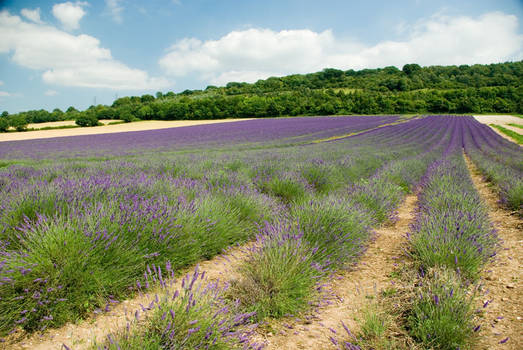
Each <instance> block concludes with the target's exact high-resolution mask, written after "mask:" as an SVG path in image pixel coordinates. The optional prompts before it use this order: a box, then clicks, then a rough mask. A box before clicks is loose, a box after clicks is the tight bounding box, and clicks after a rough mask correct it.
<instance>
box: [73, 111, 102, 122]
mask: <svg viewBox="0 0 523 350" xmlns="http://www.w3.org/2000/svg"><path fill="white" fill-rule="evenodd" d="M75 123H76V125H79V126H97V125H98V124H99V122H98V118H97V117H96V114H95V113H94V112H93V113H92V112H87V111H86V112H83V113H77V116H76V118H75Z"/></svg>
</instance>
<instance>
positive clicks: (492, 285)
mask: <svg viewBox="0 0 523 350" xmlns="http://www.w3.org/2000/svg"><path fill="white" fill-rule="evenodd" d="M465 161H466V163H467V166H468V168H469V172H470V175H471V177H472V182H473V183H474V185H475V187H476V189H477V190H478V192H479V194H480V195H481V197H482V198H483V200H484V201H485V203H486V204H487V206H488V208H489V217H490V221H491V222H492V223H493V225H494V227H495V228H496V230H497V233H498V236H499V238H500V239H501V246H500V248H499V249H498V253H497V255H496V256H495V258H494V259H493V261H492V262H491V263H490V264H489V265H487V266H486V267H485V271H484V272H483V276H482V283H483V285H484V289H485V291H486V292H487V293H486V295H484V296H483V297H482V300H481V301H482V302H486V301H487V300H488V301H490V303H489V305H488V307H487V308H485V309H484V317H485V321H486V324H484V325H483V326H482V328H483V330H482V331H481V335H480V337H479V338H480V339H479V342H478V349H482V350H483V349H485V350H486V349H498V348H502V349H511V350H512V349H514V350H516V349H521V344H523V284H522V282H523V259H522V258H523V235H522V234H521V232H522V230H523V220H521V219H519V218H518V217H517V215H516V214H515V213H512V212H510V211H509V210H507V209H505V208H503V207H501V205H500V203H499V197H498V195H497V194H496V193H495V192H494V191H493V190H492V187H491V186H490V184H489V183H487V182H486V181H485V180H483V177H482V176H481V174H480V172H479V170H478V169H477V168H476V166H475V165H474V164H473V163H472V161H471V160H470V159H469V158H468V157H467V156H466V155H465ZM507 337H508V338H509V340H508V341H507V342H506V343H505V344H499V342H500V341H501V340H502V339H505V338H507Z"/></svg>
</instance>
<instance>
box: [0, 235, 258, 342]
mask: <svg viewBox="0 0 523 350" xmlns="http://www.w3.org/2000/svg"><path fill="white" fill-rule="evenodd" d="M252 244H253V243H248V244H246V245H243V246H235V247H231V248H229V249H228V250H227V251H226V252H224V254H222V255H219V256H216V257H215V258H213V259H211V260H207V261H203V262H200V263H199V264H198V269H199V271H200V272H203V271H205V276H206V280H207V281H209V282H210V281H223V282H226V281H228V280H230V279H231V277H232V276H233V274H234V273H235V271H236V270H237V268H236V266H237V265H238V264H239V263H240V262H241V261H242V260H243V259H245V256H246V254H247V250H248V248H249V247H250V246H251V245H252ZM194 268H195V267H194V266H193V267H191V268H187V269H185V270H184V271H183V273H181V277H180V278H179V279H177V280H176V281H173V283H172V285H171V286H170V287H168V288H169V290H170V291H171V293H173V292H174V291H175V290H176V289H180V287H181V279H182V277H183V276H185V275H186V274H187V273H192V272H194ZM168 284H169V283H168ZM171 289H172V290H171ZM165 292H166V291H165V289H163V290H160V289H159V288H158V289H151V290H150V291H148V292H147V293H145V294H140V295H137V296H136V297H135V298H133V299H129V300H124V301H122V302H121V303H119V304H117V305H114V306H111V310H110V311H109V312H107V313H101V314H98V315H94V314H93V315H92V317H90V318H88V319H86V320H84V321H80V322H79V323H69V324H67V325H65V326H64V327H62V328H59V329H51V330H48V331H46V332H45V333H43V334H34V335H31V336H30V337H28V338H26V339H24V340H23V341H20V342H17V343H9V342H7V343H6V344H1V343H0V345H3V346H5V348H2V349H6V350H22V349H24V350H27V349H31V350H49V349H63V344H65V345H67V346H68V347H69V348H70V349H74V350H77V349H86V348H88V347H89V346H91V345H92V344H93V343H94V342H95V341H97V342H98V343H99V342H101V341H104V340H105V339H107V335H109V334H112V333H115V332H117V331H119V330H123V329H124V328H125V327H126V325H127V323H128V322H129V321H130V320H133V319H134V314H135V311H138V312H139V314H140V315H141V316H140V319H144V318H146V317H147V314H144V312H143V310H142V306H141V305H144V306H148V305H149V304H150V302H151V301H153V300H154V299H155V295H157V294H158V295H162V294H165Z"/></svg>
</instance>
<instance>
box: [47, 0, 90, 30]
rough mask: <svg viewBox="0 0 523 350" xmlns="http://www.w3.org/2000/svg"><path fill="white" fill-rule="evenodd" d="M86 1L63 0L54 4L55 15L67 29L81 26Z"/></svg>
mask: <svg viewBox="0 0 523 350" xmlns="http://www.w3.org/2000/svg"><path fill="white" fill-rule="evenodd" d="M85 5H87V3H86V2H76V3H72V2H69V1H68V2H63V3H60V4H55V5H54V6H53V16H55V17H56V19H58V20H59V21H60V22H61V23H62V25H63V27H64V28H65V29H67V30H72V29H78V28H80V20H81V19H82V17H83V16H85V10H84V8H83V7H84V6H85Z"/></svg>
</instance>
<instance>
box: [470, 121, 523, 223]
mask: <svg viewBox="0 0 523 350" xmlns="http://www.w3.org/2000/svg"><path fill="white" fill-rule="evenodd" d="M471 119H472V118H471ZM467 126H468V128H469V131H470V132H468V133H466V134H465V137H464V140H463V145H464V148H465V152H466V153H467V155H468V156H469V157H470V158H471V160H472V161H473V162H474V164H475V165H476V166H477V167H478V169H479V170H480V171H481V173H482V174H483V175H484V176H485V178H486V179H487V181H490V182H492V183H493V184H494V185H496V187H497V188H498V190H499V193H500V198H501V201H502V203H504V204H505V205H506V206H507V207H509V208H511V209H512V210H514V211H518V212H519V215H523V152H522V151H521V147H520V146H518V145H517V144H515V143H512V142H509V141H507V140H505V139H503V138H502V137H500V136H499V135H498V134H497V133H495V132H494V131H493V130H492V129H491V128H489V127H488V126H486V125H484V124H481V123H478V122H476V121H473V120H471V121H470V122H469V123H468V124H467Z"/></svg>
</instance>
